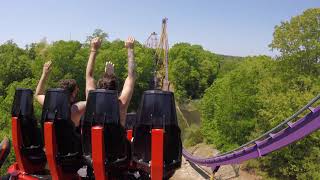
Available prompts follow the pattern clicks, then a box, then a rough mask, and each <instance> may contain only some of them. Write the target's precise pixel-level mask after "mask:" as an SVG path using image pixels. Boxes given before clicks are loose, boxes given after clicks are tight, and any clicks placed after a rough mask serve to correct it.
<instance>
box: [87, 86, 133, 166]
mask: <svg viewBox="0 0 320 180" xmlns="http://www.w3.org/2000/svg"><path fill="white" fill-rule="evenodd" d="M97 125H99V126H102V127H104V133H105V137H104V144H105V153H106V165H107V166H109V165H112V164H113V163H117V160H120V161H122V160H127V154H128V150H127V144H126V136H125V129H124V128H123V127H122V126H121V124H120V113H119V102H118V94H117V91H113V90H105V89H97V90H92V91H90V92H89V96H88V99H87V106H86V113H85V117H84V119H83V121H82V125H81V130H82V136H81V137H82V138H81V139H82V144H83V154H84V157H85V159H86V161H87V163H88V164H91V160H92V156H91V154H92V149H91V128H92V127H93V126H97Z"/></svg>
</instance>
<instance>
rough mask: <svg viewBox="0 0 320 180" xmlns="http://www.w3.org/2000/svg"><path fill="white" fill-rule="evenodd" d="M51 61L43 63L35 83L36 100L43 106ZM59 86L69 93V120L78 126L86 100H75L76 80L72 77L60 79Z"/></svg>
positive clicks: (76, 92) (76, 91)
mask: <svg viewBox="0 0 320 180" xmlns="http://www.w3.org/2000/svg"><path fill="white" fill-rule="evenodd" d="M51 65H52V62H51V61H48V62H46V63H45V64H44V65H43V71H42V75H41V78H40V80H39V83H38V85H37V89H36V92H35V94H34V96H35V98H36V99H37V101H38V102H39V103H40V104H41V106H43V103H44V99H45V95H44V89H45V82H46V81H47V79H48V75H49V73H50V71H51V69H52V66H51ZM59 86H60V88H62V89H65V90H67V91H68V92H69V93H70V103H71V120H72V121H73V123H74V124H75V126H79V124H80V118H81V116H82V115H83V114H84V112H85V109H86V101H79V102H76V97H77V94H78V91H79V87H78V85H77V82H76V80H74V79H63V80H60V82H59Z"/></svg>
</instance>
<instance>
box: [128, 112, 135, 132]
mask: <svg viewBox="0 0 320 180" xmlns="http://www.w3.org/2000/svg"><path fill="white" fill-rule="evenodd" d="M136 119H137V114H136V113H134V112H131V113H127V117H126V129H132V128H133V126H134V124H135V123H136Z"/></svg>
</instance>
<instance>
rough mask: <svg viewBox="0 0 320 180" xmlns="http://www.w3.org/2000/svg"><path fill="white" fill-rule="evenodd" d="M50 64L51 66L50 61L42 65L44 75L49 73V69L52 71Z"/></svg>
mask: <svg viewBox="0 0 320 180" xmlns="http://www.w3.org/2000/svg"><path fill="white" fill-rule="evenodd" d="M51 64H52V61H48V62H46V63H44V65H43V71H42V72H43V73H44V74H48V73H50V71H51V69H52V66H51Z"/></svg>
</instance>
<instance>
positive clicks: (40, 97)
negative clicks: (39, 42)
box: [34, 61, 52, 106]
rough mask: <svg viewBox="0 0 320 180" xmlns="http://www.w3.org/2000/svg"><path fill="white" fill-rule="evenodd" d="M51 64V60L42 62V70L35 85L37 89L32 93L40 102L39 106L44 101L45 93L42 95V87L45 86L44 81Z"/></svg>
mask: <svg viewBox="0 0 320 180" xmlns="http://www.w3.org/2000/svg"><path fill="white" fill-rule="evenodd" d="M51 64H52V62H51V61H48V62H46V63H44V65H43V70H42V75H41V78H40V80H39V83H38V85H37V89H36V92H35V93H34V97H35V98H36V99H37V101H38V102H39V103H40V104H41V106H42V105H43V103H44V98H45V95H44V88H45V82H46V81H47V79H48V75H49V73H50V71H51V69H52V67H51Z"/></svg>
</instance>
